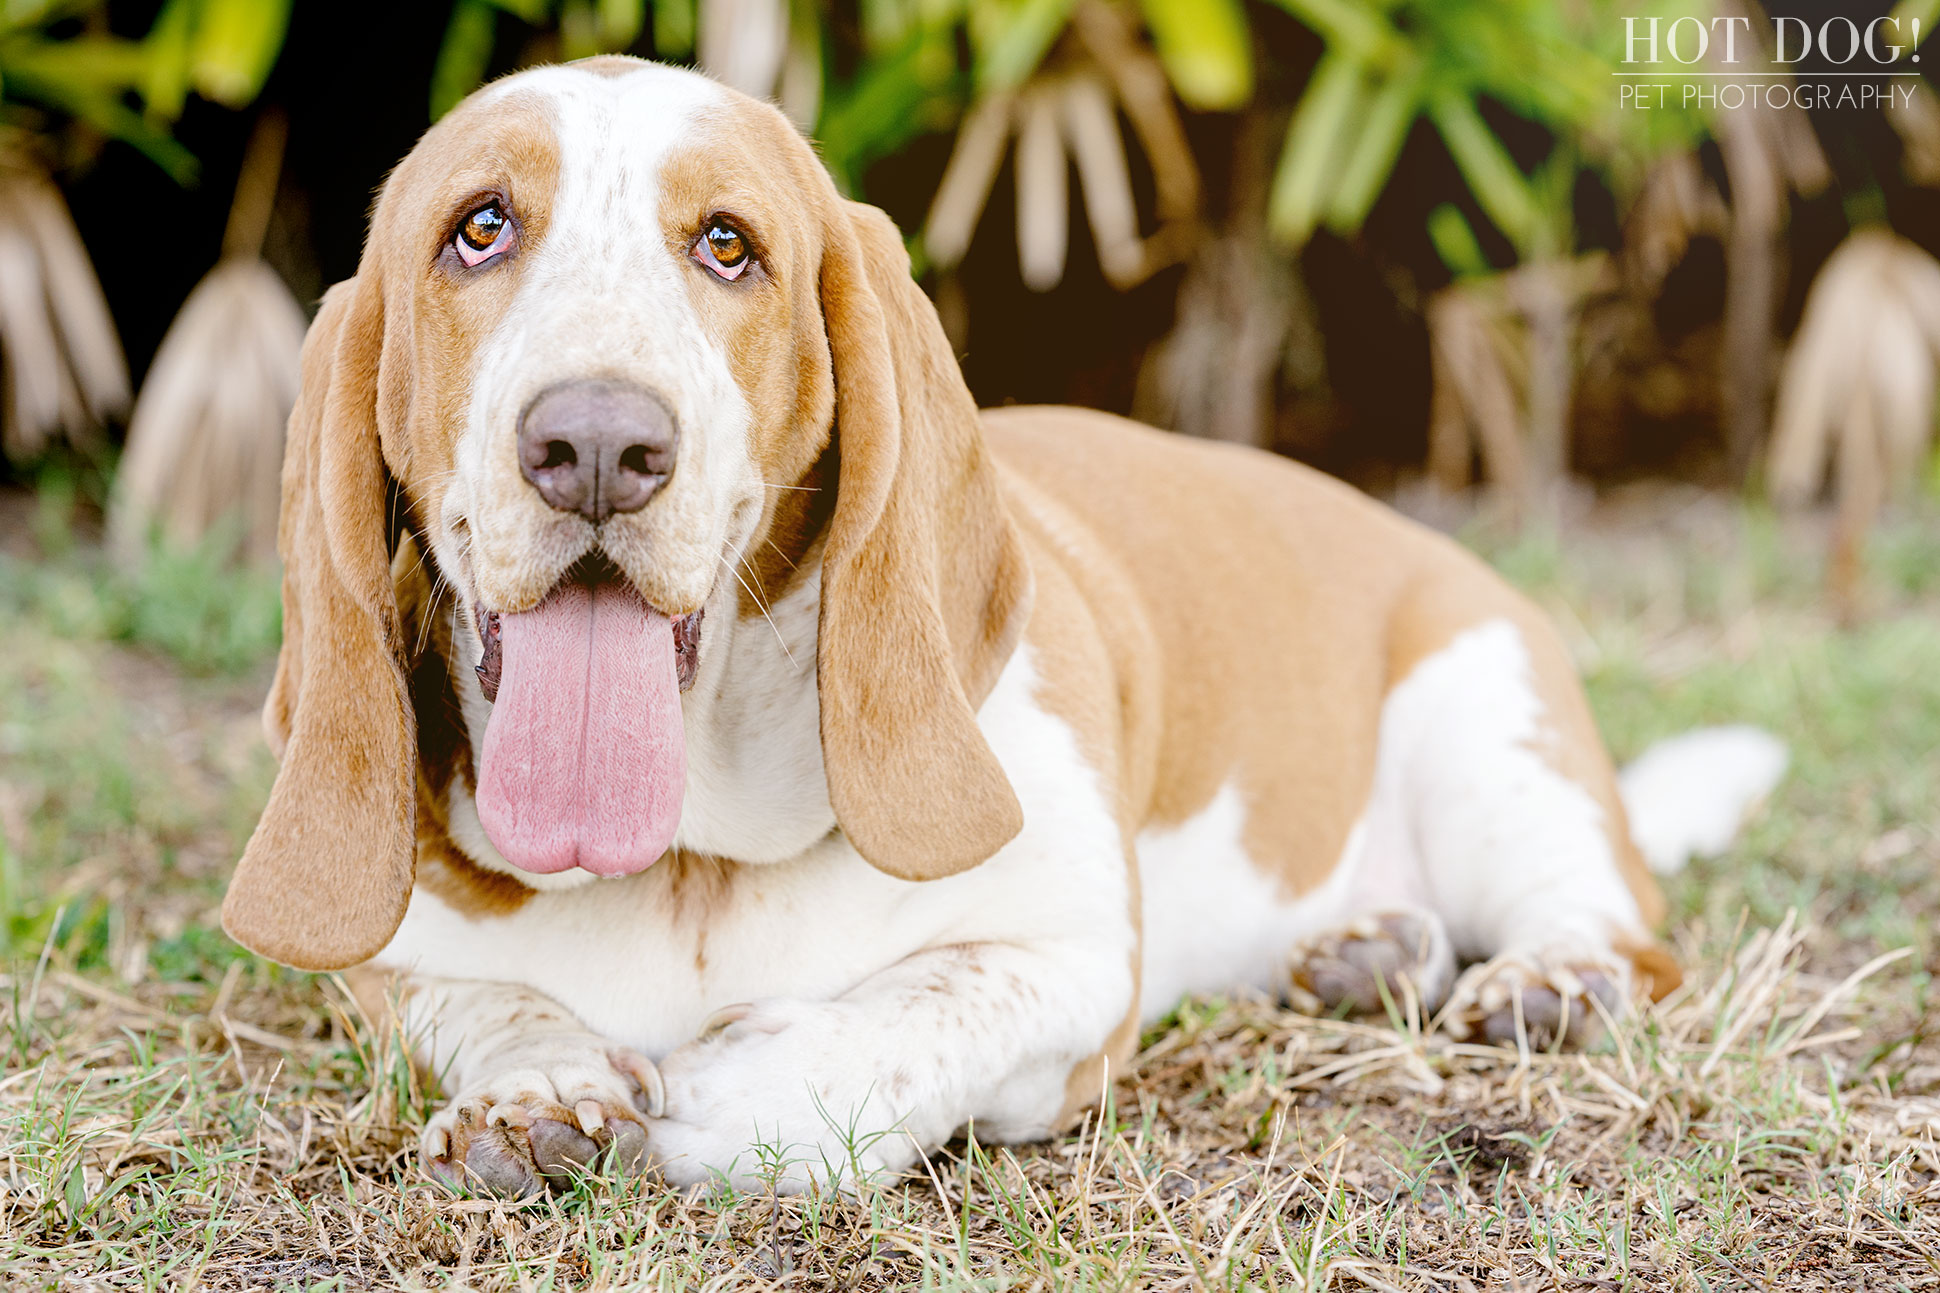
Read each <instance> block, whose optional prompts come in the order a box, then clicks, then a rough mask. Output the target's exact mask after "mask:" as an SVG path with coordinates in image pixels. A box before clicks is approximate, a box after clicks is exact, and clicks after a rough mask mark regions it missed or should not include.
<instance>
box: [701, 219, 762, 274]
mask: <svg viewBox="0 0 1940 1293" xmlns="http://www.w3.org/2000/svg"><path fill="white" fill-rule="evenodd" d="M694 259H695V260H698V261H699V262H701V264H703V265H705V266H707V267H708V268H709V269H711V270H713V271H714V272H715V273H716V274H718V275H720V276H721V277H722V278H725V279H729V280H733V279H737V278H739V277H741V273H742V271H743V270H745V269H747V267H748V263H749V257H748V240H747V238H745V237H744V236H742V233H741V231H740V230H739V229H736V228H735V227H734V226H733V225H731V224H729V223H728V222H727V221H725V220H718V219H717V220H715V221H713V222H712V223H711V224H709V225H708V226H707V228H706V229H705V230H704V231H703V232H702V233H701V236H700V238H699V239H698V240H697V241H696V242H695V243H694Z"/></svg>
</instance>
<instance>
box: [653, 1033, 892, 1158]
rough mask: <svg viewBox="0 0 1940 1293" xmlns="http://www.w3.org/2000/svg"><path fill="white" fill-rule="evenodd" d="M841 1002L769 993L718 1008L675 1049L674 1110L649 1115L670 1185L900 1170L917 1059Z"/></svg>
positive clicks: (671, 1074) (669, 1079)
mask: <svg viewBox="0 0 1940 1293" xmlns="http://www.w3.org/2000/svg"><path fill="white" fill-rule="evenodd" d="M860 1022H861V1019H860V1016H859V1014H858V1012H857V1011H856V1008H855V1007H854V1006H852V1005H848V1004H846V1003H842V1002H803V1001H792V1000H784V999H772V1000H767V1001H760V1002H754V1003H748V1004H741V1005H735V1006H729V1007H727V1008H726V1009H724V1010H721V1011H717V1012H716V1013H715V1015H714V1016H713V1018H711V1019H710V1020H709V1021H708V1022H707V1024H706V1025H705V1026H704V1027H703V1028H702V1029H701V1033H700V1035H699V1036H698V1037H696V1038H695V1039H694V1040H693V1041H691V1042H688V1043H687V1044H686V1045H685V1046H682V1047H680V1048H679V1049H678V1050H676V1051H674V1052H673V1053H672V1054H671V1055H669V1056H667V1058H666V1060H665V1062H664V1063H663V1064H662V1065H661V1073H662V1076H663V1077H664V1079H665V1081H666V1087H667V1112H666V1116H665V1117H664V1118H657V1119H655V1120H654V1122H653V1124H652V1133H653V1157H654V1164H655V1167H656V1168H657V1170H659V1171H660V1172H661V1173H662V1175H663V1176H664V1177H665V1178H666V1179H667V1180H668V1181H669V1182H670V1183H672V1184H675V1185H690V1184H694V1183H697V1182H703V1181H710V1180H725V1181H727V1182H729V1183H730V1184H732V1185H734V1186H735V1187H737V1188H742V1189H753V1188H764V1187H767V1186H770V1185H772V1186H774V1187H775V1188H777V1189H780V1190H783V1191H796V1190H802V1189H806V1188H808V1187H809V1185H810V1184H812V1183H818V1182H819V1183H829V1182H836V1181H841V1182H849V1183H853V1182H854V1181H855V1180H857V1179H859V1178H873V1177H877V1176H880V1175H883V1174H886V1173H888V1172H891V1171H894V1170H897V1169H899V1168H900V1167H901V1166H903V1165H905V1164H906V1163H908V1162H909V1161H910V1160H911V1159H913V1157H914V1151H913V1150H912V1149H911V1147H910V1141H909V1137H908V1136H907V1135H905V1134H903V1129H902V1127H901V1124H900V1123H899V1121H898V1119H897V1117H896V1113H895V1108H896V1106H898V1105H901V1104H904V1103H905V1102H907V1101H909V1100H910V1099H911V1098H912V1097H916V1096H919V1094H920V1093H919V1092H917V1091H916V1090H915V1087H916V1086H918V1085H920V1083H919V1082H918V1081H917V1079H916V1078H915V1076H914V1073H913V1072H912V1070H913V1069H914V1068H915V1065H914V1064H911V1065H908V1066H904V1065H898V1064H896V1063H895V1062H894V1059H895V1057H894V1056H893V1055H890V1054H886V1053H884V1049H885V1048H884V1046H883V1045H882V1044H881V1042H880V1041H879V1039H876V1038H873V1037H871V1036H868V1035H866V1034H867V1030H865V1029H862V1028H860V1027H859V1024H860Z"/></svg>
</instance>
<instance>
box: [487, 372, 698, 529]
mask: <svg viewBox="0 0 1940 1293" xmlns="http://www.w3.org/2000/svg"><path fill="white" fill-rule="evenodd" d="M679 441H680V429H679V427H677V426H676V425H675V423H674V414H673V410H672V409H670V408H668V407H667V405H666V404H665V403H664V402H663V401H662V400H661V399H660V397H659V396H657V395H655V394H654V393H653V392H651V391H648V390H643V389H642V388H640V387H638V386H632V385H629V384H628V383H626V382H615V381H607V380H604V379H588V380H585V381H576V382H561V383H560V384H559V385H557V386H550V387H547V388H546V389H545V390H543V391H541V392H540V393H539V396H538V398H537V399H535V400H533V401H532V403H530V404H528V405H527V406H526V409H525V412H524V414H522V415H521V416H520V418H519V470H520V471H522V472H524V473H525V478H526V479H527V480H529V481H531V482H532V483H533V485H534V486H535V487H536V488H537V489H538V491H539V494H540V497H542V498H544V499H545V500H546V502H548V503H550V504H552V505H553V506H554V507H556V508H558V509H559V510H561V511H562V512H578V513H579V514H580V515H581V516H584V517H586V518H587V519H588V520H590V521H593V522H595V523H598V522H600V521H604V520H605V519H606V518H607V517H609V516H612V515H613V514H614V513H615V512H636V511H638V510H639V509H641V508H643V507H645V506H646V505H647V500H648V499H650V498H652V497H653V492H654V491H655V490H657V489H659V488H660V487H661V486H662V485H664V484H666V483H667V477H668V476H670V475H672V474H673V470H674V446H675V445H676V444H678V443H679Z"/></svg>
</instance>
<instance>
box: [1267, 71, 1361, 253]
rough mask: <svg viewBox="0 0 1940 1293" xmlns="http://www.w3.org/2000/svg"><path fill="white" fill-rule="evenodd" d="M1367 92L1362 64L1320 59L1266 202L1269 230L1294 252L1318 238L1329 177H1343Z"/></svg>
mask: <svg viewBox="0 0 1940 1293" xmlns="http://www.w3.org/2000/svg"><path fill="white" fill-rule="evenodd" d="M1366 90H1367V87H1366V82H1365V80H1364V79H1363V77H1362V74H1361V64H1360V62H1359V61H1358V60H1356V59H1354V58H1352V57H1350V56H1347V55H1343V54H1337V53H1332V52H1330V53H1327V54H1323V55H1321V58H1320V62H1319V64H1318V65H1317V66H1315V68H1314V74H1313V79H1312V80H1310V81H1308V82H1307V90H1306V93H1304V94H1302V95H1301V96H1300V103H1299V106H1298V107H1296V108H1295V109H1294V111H1293V122H1292V124H1290V125H1289V126H1288V127H1287V141H1286V144H1285V145H1284V146H1283V147H1282V148H1281V150H1280V164H1279V168H1278V169H1277V170H1276V171H1275V172H1274V175H1273V191H1272V192H1271V193H1270V194H1268V196H1267V206H1266V222H1267V228H1269V229H1271V230H1272V231H1273V234H1274V236H1275V237H1277V238H1279V239H1281V240H1282V241H1283V242H1285V243H1286V244H1287V245H1288V246H1289V247H1293V248H1298V247H1301V246H1303V245H1305V243H1306V241H1307V239H1308V238H1310V237H1312V236H1313V231H1314V225H1315V224H1317V223H1318V222H1319V220H1320V213H1321V210H1322V209H1323V207H1324V206H1325V205H1326V199H1325V194H1324V192H1323V190H1324V189H1325V187H1326V185H1327V181H1328V177H1329V176H1331V175H1334V174H1337V173H1338V163H1337V161H1336V158H1337V157H1338V156H1339V154H1340V152H1341V149H1342V145H1343V142H1344V140H1345V138H1346V135H1347V133H1348V130H1349V129H1350V127H1351V126H1352V125H1353V123H1354V121H1355V119H1356V118H1357V117H1358V116H1359V115H1360V113H1361V110H1362V108H1363V106H1364V104H1365V102H1366V98H1367V93H1366Z"/></svg>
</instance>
